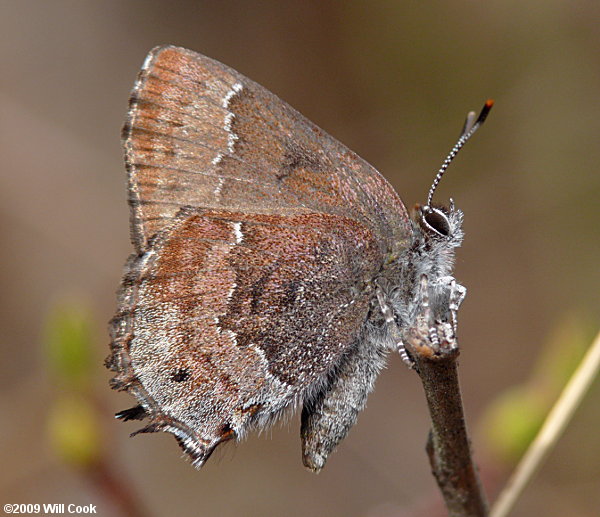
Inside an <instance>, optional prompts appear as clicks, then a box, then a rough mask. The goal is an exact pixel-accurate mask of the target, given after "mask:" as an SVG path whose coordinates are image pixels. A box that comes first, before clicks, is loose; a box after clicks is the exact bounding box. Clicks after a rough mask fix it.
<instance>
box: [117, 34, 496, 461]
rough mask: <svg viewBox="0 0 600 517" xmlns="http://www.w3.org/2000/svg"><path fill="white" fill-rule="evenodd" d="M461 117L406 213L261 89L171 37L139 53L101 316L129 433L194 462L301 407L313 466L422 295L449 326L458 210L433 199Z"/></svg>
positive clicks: (473, 125) (373, 175)
mask: <svg viewBox="0 0 600 517" xmlns="http://www.w3.org/2000/svg"><path fill="white" fill-rule="evenodd" d="M489 109H491V101H488V103H486V105H485V107H484V109H483V110H482V112H481V114H480V115H479V117H478V118H475V117H474V114H470V116H469V117H470V118H468V119H467V122H466V124H465V127H464V128H463V131H462V134H461V138H460V139H459V141H458V143H457V144H456V146H455V147H454V149H453V150H452V151H451V153H450V155H449V157H448V159H447V160H446V162H445V164H444V166H442V169H440V172H439V173H438V175H437V176H436V180H435V181H434V185H433V186H432V188H431V190H430V194H429V199H428V201H427V203H426V205H424V206H418V207H417V208H416V209H415V210H414V211H413V213H412V214H409V213H408V211H407V209H406V207H405V206H404V204H403V203H402V201H401V200H400V197H399V196H398V195H397V194H396V192H395V191H394V189H393V188H392V187H391V185H390V184H389V183H388V182H387V181H386V180H385V179H384V178H383V177H382V176H381V175H380V174H379V172H377V171H376V170H375V169H374V168H373V167H371V166H370V165H369V164H368V163H366V162H365V161H364V160H362V159H361V158H360V157H358V156H357V155H356V154H355V153H353V152H352V151H350V150H348V149H347V148H346V147H344V146H343V145H342V144H341V143H339V142H338V141H336V140H335V139H334V138H332V137H331V136H329V135H328V134H327V133H325V132H324V131H323V130H321V129H320V128H318V127H317V126H316V125H314V124H313V123H311V122H310V121H308V120H307V119H305V118H304V117H303V116H302V115H301V114H299V113H298V112H297V111H295V110H294V109H293V108H291V107H290V106H289V105H287V104H286V103H285V102H283V101H282V100H280V99H279V98H278V97H276V96H275V95H273V94H272V93H270V92H268V91H267V90H266V89H265V88H263V87H262V86H260V85H258V84H257V83H255V82H253V81H251V80H250V79H248V78H246V77H244V76H243V75H242V74H240V73H238V72H236V71H235V70H232V69H231V68H229V67H227V66H225V65H223V64H221V63H219V62H217V61H215V60H212V59H210V58H208V57H205V56H202V55H200V54H197V53H195V52H192V51H190V50H186V49H183V48H179V47H174V46H163V47H157V48H155V49H153V50H152V51H151V52H150V53H149V54H148V57H147V58H146V60H145V62H144V65H143V67H142V69H141V71H140V73H139V76H138V78H137V81H136V83H135V86H134V88H133V92H132V94H131V99H130V106H129V112H128V116H127V121H126V124H125V126H124V128H123V134H122V138H123V146H124V149H125V161H126V168H127V174H128V201H129V206H130V210H131V239H132V242H133V246H134V253H133V254H132V255H131V257H130V258H129V260H128V262H127V264H126V267H125V274H124V278H123V281H122V285H121V288H120V292H119V295H118V311H117V314H116V316H115V317H114V318H113V320H112V321H111V324H110V329H111V330H110V331H111V338H112V344H111V348H112V352H111V355H110V356H109V358H108V359H107V361H106V364H107V366H108V367H109V368H110V369H111V370H113V371H115V372H116V374H115V377H114V378H113V379H112V381H111V385H112V387H113V388H115V389H117V390H124V391H127V392H129V393H130V394H131V395H133V396H134V397H135V398H136V399H137V401H138V405H136V406H135V407H133V408H131V409H128V410H125V411H122V412H120V413H118V414H117V417H118V418H120V419H122V420H132V419H139V420H142V419H148V424H147V425H146V426H145V427H144V428H142V429H140V430H139V431H137V432H136V433H133V434H137V433H150V432H157V431H165V432H168V433H171V434H172V435H173V436H174V437H175V438H176V440H177V442H178V443H179V445H180V446H181V447H182V449H183V450H184V451H185V453H186V454H187V455H188V456H189V458H190V459H191V461H192V463H193V465H194V466H195V467H201V466H202V465H203V464H204V463H205V461H206V460H207V459H208V457H209V456H210V455H211V453H212V452H213V451H214V450H215V448H216V447H217V445H219V444H220V443H222V442H224V441H226V440H230V439H234V438H235V439H241V438H243V437H244V436H245V435H247V433H248V432H249V431H251V430H253V429H261V428H264V427H265V426H267V425H269V424H270V423H271V422H273V421H274V420H275V419H276V418H277V417H278V416H279V415H281V414H282V413H283V412H284V411H285V410H286V409H288V408H294V407H297V406H302V417H301V421H302V424H301V438H302V449H303V461H304V464H305V465H306V466H307V467H308V468H310V469H312V470H314V471H319V470H320V469H321V468H322V467H323V466H324V464H325V461H326V460H327V457H328V456H329V454H330V453H331V452H332V451H333V450H334V449H335V448H336V446H337V445H338V444H339V442H340V441H341V440H342V439H343V438H344V437H345V436H346V435H347V433H348V431H349V430H350V428H351V427H352V426H353V424H354V423H355V422H356V419H357V415H358V413H359V412H360V410H361V409H362V408H363V407H364V405H365V403H366V400H367V396H368V394H369V393H370V392H371V391H372V389H373V386H374V383H375V380H376V378H377V375H378V373H379V371H380V370H381V368H382V367H383V366H384V365H385V362H386V357H387V355H388V353H389V352H390V351H398V352H399V353H400V354H401V355H402V357H403V359H404V360H405V361H406V362H407V364H409V366H410V365H413V362H412V359H411V357H410V352H409V351H408V350H407V348H406V347H405V346H404V344H403V338H402V336H403V332H405V331H406V330H408V329H411V328H412V327H414V325H415V320H416V318H417V316H418V315H419V314H420V313H421V312H422V309H423V306H424V305H425V304H424V300H428V301H429V303H428V304H427V306H428V307H429V306H430V307H431V308H432V311H431V314H432V317H435V318H436V319H443V320H444V319H445V320H452V321H453V324H454V325H455V315H456V310H457V309H458V305H460V302H461V301H462V298H463V297H464V294H465V291H464V288H463V287H462V286H460V285H459V284H457V283H456V282H455V281H454V278H453V277H452V276H451V273H452V262H453V257H454V249H455V248H456V247H458V246H460V243H461V241H462V238H463V233H462V229H461V224H462V219H463V215H462V213H461V212H460V211H459V210H457V209H456V208H455V207H454V205H453V203H450V206H449V207H444V206H437V205H435V206H434V205H433V204H432V201H431V200H432V196H433V192H434V190H435V187H436V186H437V183H438V182H439V179H440V178H441V176H442V174H443V172H444V170H445V167H447V164H448V163H449V162H450V161H451V159H452V158H453V156H454V155H455V154H456V152H458V149H460V147H462V145H463V144H464V142H465V141H466V140H467V139H468V138H469V137H470V136H471V134H472V133H473V132H474V131H475V130H476V129H477V128H478V127H479V126H480V125H481V123H482V122H483V120H485V117H486V116H487V113H488V112H489Z"/></svg>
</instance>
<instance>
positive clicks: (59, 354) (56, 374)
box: [44, 299, 93, 389]
mask: <svg viewBox="0 0 600 517" xmlns="http://www.w3.org/2000/svg"><path fill="white" fill-rule="evenodd" d="M44 338H45V339H44V341H45V345H46V346H45V352H46V358H47V363H48V369H49V373H50V375H51V377H52V378H53V379H54V380H55V382H57V383H58V384H59V385H60V386H63V387H66V388H71V389H73V388H75V389H81V388H84V387H86V386H88V385H89V379H90V375H91V370H92V364H93V363H92V356H91V355H92V354H91V348H92V343H93V340H92V318H91V315H90V311H89V310H88V309H87V307H86V305H85V303H83V302H82V301H81V300H78V299H71V300H68V301H61V302H59V303H57V304H56V305H55V306H54V307H53V308H52V309H51V311H50V313H49V315H48V319H47V321H46V326H45V333H44Z"/></svg>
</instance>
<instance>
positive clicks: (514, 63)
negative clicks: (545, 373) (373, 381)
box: [0, 0, 600, 517]
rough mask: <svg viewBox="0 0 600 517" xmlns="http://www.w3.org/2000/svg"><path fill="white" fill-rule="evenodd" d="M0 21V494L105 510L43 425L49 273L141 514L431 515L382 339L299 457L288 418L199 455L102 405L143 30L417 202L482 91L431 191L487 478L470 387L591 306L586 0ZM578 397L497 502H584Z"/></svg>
mask: <svg viewBox="0 0 600 517" xmlns="http://www.w3.org/2000/svg"><path fill="white" fill-rule="evenodd" d="M0 34H1V35H2V36H1V41H2V44H1V47H0V53H1V60H0V62H1V64H2V67H1V70H0V135H1V138H0V167H1V183H0V232H1V239H2V246H1V248H0V253H1V258H0V260H1V268H0V288H1V292H2V296H1V298H0V300H1V302H0V303H1V306H0V328H1V329H2V330H1V331H0V338H1V340H2V341H1V345H0V346H1V347H2V348H1V349H2V362H1V364H0V369H1V370H0V390H1V391H0V415H1V417H0V418H2V426H1V431H0V437H1V438H0V451H1V456H0V461H1V463H2V469H0V470H1V473H0V495H1V501H0V502H1V503H3V504H4V503H48V502H50V503H52V502H55V503H59V502H64V503H76V504H88V503H93V504H96V505H97V508H98V515H103V516H118V515H121V513H120V512H119V509H118V505H116V504H115V503H114V501H113V500H111V498H110V497H109V496H108V495H107V494H106V493H105V490H104V489H103V486H104V485H102V483H98V482H97V480H95V481H94V478H93V476H89V475H84V474H83V473H82V471H81V470H80V469H78V468H77V467H74V466H73V465H71V464H68V462H65V461H64V458H61V457H60V455H59V454H57V452H56V451H55V450H54V448H53V447H52V445H51V441H50V439H49V437H48V432H47V426H48V425H47V422H48V418H49V413H51V412H52V407H53V404H54V401H55V399H56V397H57V396H58V395H60V390H61V387H60V385H59V384H60V383H57V382H56V381H55V380H54V378H53V377H52V375H50V374H49V373H48V371H47V368H46V361H45V359H44V354H43V352H42V350H43V347H42V344H43V327H44V321H46V320H47V317H48V313H49V311H51V308H52V307H53V304H55V303H56V302H55V301H56V300H57V299H60V298H61V297H64V296H66V295H69V294H70V295H71V296H75V297H76V298H75V299H76V300H81V303H87V304H88V305H89V307H90V310H91V313H92V317H93V322H94V339H93V343H92V347H93V348H92V354H93V357H94V363H93V368H92V372H93V373H92V374H91V381H90V382H91V384H92V386H93V389H92V391H93V394H94V397H95V401H94V404H95V407H96V408H99V409H98V411H97V414H96V418H97V422H98V427H97V429H98V430H99V431H100V432H99V436H100V437H101V439H102V443H103V447H104V448H105V452H104V454H106V455H107V461H109V462H110V464H111V465H112V467H111V468H112V469H113V475H114V474H115V473H116V474H117V476H116V479H117V480H118V481H119V482H120V483H121V485H122V487H123V489H124V491H125V492H127V493H129V492H131V493H137V494H138V496H139V498H140V499H141V500H142V501H143V505H144V506H145V508H146V510H144V511H143V512H142V513H145V514H147V515H151V516H163V515H165V516H166V515H177V516H188V515H189V516H191V515H202V516H223V517H228V516H240V515H242V516H272V515H273V516H279V515H281V516H283V515H285V516H303V517H305V516H370V517H391V516H400V515H402V516H409V515H410V516H416V515H430V516H434V515H443V512H441V513H439V508H437V509H436V505H437V504H438V495H437V491H436V488H435V484H434V481H433V478H432V476H431V475H430V472H429V465H428V463H427V459H426V456H425V453H424V444H425V438H426V433H427V430H428V415H427V411H426V407H425V404H424V398H423V395H422V392H421V388H420V385H419V382H418V378H417V376H416V375H415V374H414V373H412V372H409V371H407V370H406V369H405V368H404V367H403V365H402V364H401V362H400V360H399V359H398V358H397V357H392V358H391V361H390V364H389V368H388V369H387V370H385V371H384V372H383V374H382V375H381V377H380V379H379V381H378V384H377V387H376V390H375V392H374V393H373V394H372V395H371V397H370V399H369V404H368V408H367V409H366V410H365V411H364V412H363V413H362V414H361V416H360V419H359V422H358V424H357V425H356V427H355V428H354V429H353V430H352V431H351V433H350V435H349V436H348V438H347V439H346V440H345V441H344V442H343V444H342V445H341V446H340V447H339V449H338V451H337V453H335V454H334V455H333V456H332V457H331V458H330V460H329V463H328V465H327V466H326V468H325V470H324V471H323V472H322V473H321V474H320V475H318V476H315V475H314V474H311V473H309V472H308V471H306V470H304V469H303V468H302V465H301V458H300V439H299V419H298V417H297V416H295V417H294V418H292V419H290V421H289V422H287V423H283V424H281V425H277V426H275V427H274V428H273V429H272V430H270V431H268V432H266V433H263V434H262V435H261V436H260V437H257V436H252V437H251V438H250V439H248V440H247V441H246V442H244V443H242V444H239V445H237V446H236V445H231V444H229V445H227V446H226V447H225V448H224V449H223V450H222V451H218V452H217V453H215V455H214V456H213V458H211V460H210V461H209V463H208V464H207V466H206V467H205V468H204V469H203V470H202V471H200V472H197V471H195V470H194V469H192V468H191V467H190V466H189V464H187V463H186V462H185V461H183V460H182V459H181V458H180V451H179V448H178V447H177V445H176V444H175V441H174V440H173V439H172V438H171V437H170V436H166V435H160V436H159V435H152V436H142V437H137V438H135V439H131V440H130V439H129V438H128V437H127V436H128V433H129V432H131V431H133V430H135V429H136V427H135V424H123V423H119V422H116V421H114V420H113V419H112V415H113V413H114V412H116V411H118V410H121V409H124V408H126V407H130V405H132V402H133V400H132V399H131V398H130V397H128V396H127V395H124V394H119V393H115V392H112V391H111V390H109V388H108V385H107V381H108V379H109V377H110V374H109V372H108V371H106V370H105V369H104V367H103V365H102V360H103V358H104V356H105V355H107V353H108V346H107V344H108V336H107V331H106V323H107V321H108V320H109V319H110V318H111V317H112V314H113V312H114V310H115V295H114V293H115V290H116V288H117V286H118V283H119V281H120V276H121V270H122V266H123V264H124V261H125V258H126V257H127V255H128V254H129V253H130V251H131V245H130V243H129V237H128V231H129V230H128V208H127V206H126V201H125V200H126V192H125V171H124V167H123V163H122V153H121V147H120V140H119V132H120V128H121V125H122V122H123V119H124V116H125V112H126V108H127V99H128V95H129V90H130V88H131V87H132V85H133V81H134V79H135V76H136V73H137V70H138V68H139V67H140V66H141V64H142V62H143V60H144V57H145V54H146V52H147V51H148V50H149V49H150V48H152V47H153V46H155V45H157V44H164V43H173V44H178V45H182V46H186V47H189V48H191V49H193V50H196V51H198V52H201V53H203V54H206V55H208V56H211V57H213V58H216V59H218V60H220V61H222V62H224V63H226V64H228V65H230V66H232V67H233V68H235V69H237V70H239V71H240V72H242V73H243V74H245V75H247V76H248V77H250V78H252V79H254V80H255V81H257V82H259V83H261V84H262V85H264V86H265V87H267V88H268V89H270V90H272V91H273V92H275V93H276V94H277V95H279V96H280V97H281V98H283V99H285V100H286V101H287V102H289V103H290V104H291V105H292V106H294V107H295V108H297V109H298V110H299V111H300V112H302V113H303V114H304V115H306V116H307V117H308V118H309V119H311V120H313V121H314V122H316V123H317V124H318V125H320V126H321V127H323V128H324V129H325V130H326V131H328V132H329V133H331V134H333V135H334V136H335V137H336V138H338V139H339V140H341V141H342V142H344V143H345V144H346V145H347V146H348V147H350V148H351V149H353V150H354V151H356V152H357V153H358V154H360V155H361V156H363V157H364V158H365V159H367V160H368V161H369V162H371V163H372V164H373V165H375V166H376V167H377V168H378V169H379V170H380V171H382V173H383V174H384V175H385V176H386V177H387V178H388V179H389V180H390V182H391V183H392V184H393V185H394V187H395V188H396V189H397V191H398V192H399V193H400V196H401V197H402V199H403V200H404V202H405V203H406V204H407V205H409V206H410V205H412V204H413V203H415V202H423V201H424V200H425V196H426V192H427V189H428V187H429V185H430V182H431V180H432V178H433V175H434V173H435V171H436V170H437V168H438V166H439V164H440V163H441V160H442V159H443V157H444V155H445V153H446V152H447V151H448V150H449V148H450V146H451V145H452V144H453V141H454V139H455V138H456V137H457V136H458V132H459V130H460V126H461V124H462V122H463V117H464V116H465V114H466V112H467V111H468V110H469V109H479V108H480V106H481V104H482V103H483V101H484V100H485V99H486V98H487V97H493V98H494V99H495V100H496V107H495V108H494V110H493V112H492V114H491V115H490V118H489V119H488V122H487V123H486V126H485V127H484V128H483V130H482V131H481V132H480V133H478V134H477V135H476V137H475V138H474V139H473V141H472V142H471V143H470V144H469V145H468V146H467V148H466V149H465V150H464V152H463V153H462V154H461V156H460V157H459V158H458V159H457V160H456V163H455V164H454V165H453V167H452V169H451V171H450V174H449V175H448V177H447V178H445V180H444V181H443V182H442V185H441V187H440V189H439V191H438V200H440V201H441V200H443V199H447V198H448V197H450V196H452V197H453V198H454V199H455V201H456V203H457V205H458V206H459V207H460V208H461V209H462V210H463V211H464V212H465V216H466V219H465V230H466V234H467V235H466V240H465V243H464V246H463V248H462V249H460V250H459V254H458V263H457V268H456V276H457V277H458V279H459V280H460V281H461V282H462V283H463V284H464V285H466V286H467V288H468V296H467V299H466V301H465V303H464V305H463V307H462V309H461V311H460V342H461V347H462V356H461V379H462V386H463V391H464V398H465V404H466V410H467V414H468V417H469V423H470V428H471V429H472V430H473V432H474V437H473V441H474V447H475V451H476V453H477V456H478V460H480V462H481V463H482V470H483V474H484V478H485V480H486V483H487V484H488V487H489V489H490V492H494V491H496V490H497V489H498V487H499V486H500V484H501V482H502V479H504V477H505V476H506V472H507V470H506V465H505V466H504V467H503V466H502V465H499V464H498V463H497V461H496V460H493V459H492V458H493V454H492V453H491V452H490V451H489V450H488V447H487V446H486V443H487V438H486V433H485V431H483V430H482V429H483V426H482V425H481V422H482V419H483V418H484V417H483V415H484V413H485V411H486V408H489V407H490V405H491V404H494V401H496V400H497V398H498V396H499V395H500V394H501V393H504V392H505V391H506V390H507V389H509V388H510V387H511V386H514V385H518V384H520V383H523V382H526V381H527V379H528V378H529V377H530V375H531V372H532V371H533V370H535V368H536V362H537V358H538V357H539V356H540V354H542V353H543V350H544V347H545V344H546V343H547V342H548V340H549V339H551V336H552V335H554V333H556V332H559V333H560V330H561V328H563V322H564V321H566V320H569V321H575V327H581V326H587V327H586V328H588V327H589V328H590V329H592V330H593V327H594V326H595V325H597V323H598V321H599V320H600V318H598V312H599V311H598V309H599V307H600V303H599V302H600V295H599V286H600V268H599V267H598V257H600V230H599V229H598V228H599V215H600V214H599V210H598V206H599V197H600V174H599V168H598V164H599V163H600V149H599V145H598V144H599V137H600V102H599V101H598V99H599V92H600V4H599V3H598V2H594V1H591V0H590V1H558V0H532V1H529V2H508V1H501V0H498V1H487V2H474V1H466V0H465V1H450V2H393V1H387V2H322V1H321V2H320V1H316V0H315V1H295V2H285V1H284V2H282V1H265V2H244V1H240V0H237V1H222V2H216V1H215V2H202V1H196V2H194V1H182V2H166V1H142V0H140V1H116V0H110V1H79V2H78V1H67V0H55V1H52V2H45V1H23V0H22V1H19V2H11V1H4V2H2V12H1V15H0ZM557 329H558V330H557ZM563 334H565V332H564V331H563ZM584 334H585V332H584ZM586 335H587V334H586ZM569 336H570V333H569V332H566V338H565V340H564V347H566V348H568V347H569V346H570V339H569ZM552 397H554V395H552ZM599 402H600V389H599V386H598V383H596V385H595V387H594V389H593V390H592V393H590V395H589V396H588V397H587V398H586V400H585V401H584V403H583V405H582V407H581V409H580V410H579V412H578V413H577V414H576V417H575V420H574V421H573V423H572V424H571V426H570V427H569V429H568V430H567V433H566V435H565V436H564V438H563V440H561V442H560V444H559V446H558V448H557V450H556V451H554V453H553V454H552V456H551V457H550V458H549V460H548V462H547V463H546V464H545V466H544V468H543V470H542V471H541V472H540V474H539V476H538V477H537V478H536V479H535V481H534V483H533V485H532V486H531V487H530V489H529V490H528V491H527V492H526V494H525V496H524V497H523V499H522V500H521V501H520V503H519V506H518V508H517V511H516V512H515V514H514V515H515V516H526V515H533V514H536V515H544V516H547V517H554V516H565V515H568V516H580V517H591V516H598V515H600V490H599V489H600V433H598V429H599V428H600V410H599V408H600V404H599ZM502 427H503V426H502V425H500V426H495V429H496V432H498V433H499V434H502ZM88 474H89V473H88ZM436 512H437V513H436Z"/></svg>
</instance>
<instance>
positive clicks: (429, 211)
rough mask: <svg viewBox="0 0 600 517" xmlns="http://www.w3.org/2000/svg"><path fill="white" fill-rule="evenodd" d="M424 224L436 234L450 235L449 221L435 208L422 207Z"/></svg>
mask: <svg viewBox="0 0 600 517" xmlns="http://www.w3.org/2000/svg"><path fill="white" fill-rule="evenodd" d="M422 214H423V223H424V226H425V227H426V228H427V229H428V230H431V231H433V232H435V233H437V234H438V235H442V236H443V237H448V236H449V235H450V222H449V221H448V217H447V216H446V214H444V212H442V211H441V210H438V209H437V208H430V207H425V208H424V209H423V212H422Z"/></svg>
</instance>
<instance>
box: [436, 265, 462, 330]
mask: <svg viewBox="0 0 600 517" xmlns="http://www.w3.org/2000/svg"><path fill="white" fill-rule="evenodd" d="M437 285H438V286H440V287H442V288H446V289H448V291H449V295H448V301H449V303H448V309H449V310H450V319H451V322H452V328H453V329H454V333H456V329H457V317H456V316H457V313H458V309H459V307H460V305H461V303H462V302H463V300H464V299H465V296H466V295H467V288H466V287H465V286H463V285H461V284H459V283H458V282H457V281H456V280H455V279H454V277H452V276H444V277H442V278H440V279H439V280H438V282H437Z"/></svg>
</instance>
